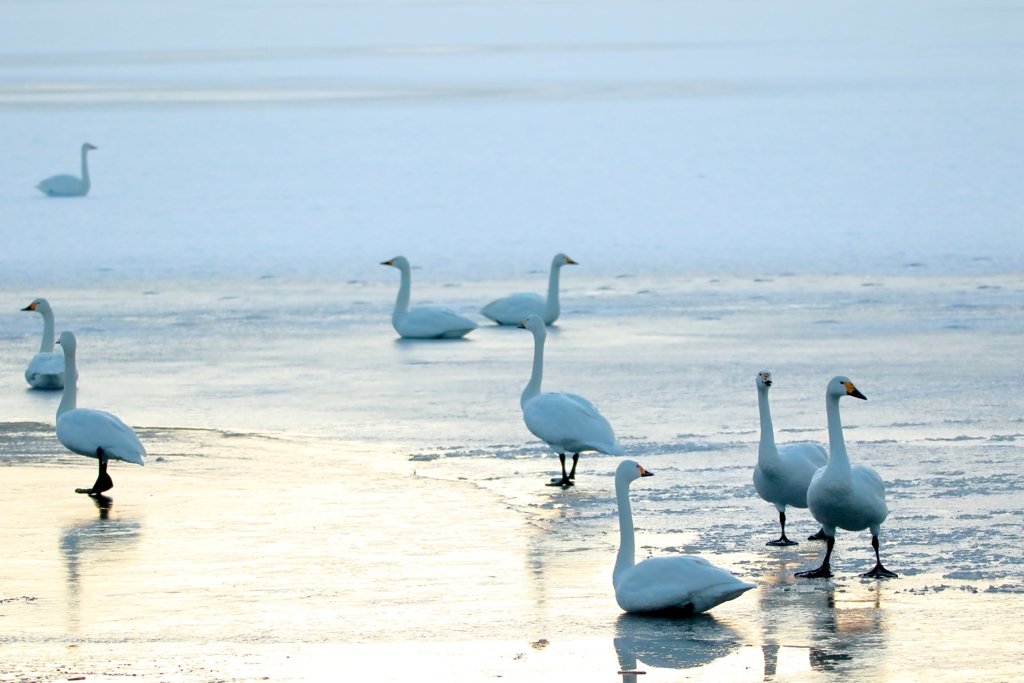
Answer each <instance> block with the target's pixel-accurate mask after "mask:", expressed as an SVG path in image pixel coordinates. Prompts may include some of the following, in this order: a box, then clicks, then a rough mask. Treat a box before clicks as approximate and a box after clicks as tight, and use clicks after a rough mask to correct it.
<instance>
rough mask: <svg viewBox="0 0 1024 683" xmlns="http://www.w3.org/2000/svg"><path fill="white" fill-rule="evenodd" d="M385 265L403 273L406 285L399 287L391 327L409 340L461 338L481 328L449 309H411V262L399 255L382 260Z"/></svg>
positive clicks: (435, 307)
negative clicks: (388, 259)
mask: <svg viewBox="0 0 1024 683" xmlns="http://www.w3.org/2000/svg"><path fill="white" fill-rule="evenodd" d="M381 265H382V266H393V267H395V268H398V270H400V271H401V272H402V285H401V286H400V287H399V288H398V299H397V301H395V312H394V314H392V316H391V324H392V325H394V327H395V331H396V332H398V334H400V335H401V336H403V337H405V338H407V339H458V338H459V337H464V336H466V335H467V334H469V333H470V332H472V331H473V330H475V329H476V328H477V324H476V323H475V322H473V321H472V320H470V319H469V318H464V317H462V316H461V315H459V314H458V313H456V312H454V311H450V310H448V309H447V308H439V307H438V306H418V307H416V308H412V309H410V308H409V291H410V290H411V289H412V278H411V276H410V274H409V261H408V259H406V258H405V257H404V256H396V257H395V258H393V259H391V260H390V261H382V262H381Z"/></svg>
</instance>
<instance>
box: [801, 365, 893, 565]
mask: <svg viewBox="0 0 1024 683" xmlns="http://www.w3.org/2000/svg"><path fill="white" fill-rule="evenodd" d="M843 396H853V397H854V398H860V399H864V400H867V397H866V396H865V395H864V394H862V393H860V391H858V390H857V387H855V386H853V382H851V381H850V380H848V379H847V378H846V377H842V376H840V377H833V378H832V379H831V380H830V381H829V383H828V387H827V388H826V389H825V412H826V414H827V416H828V446H829V454H828V464H827V465H825V466H824V467H822V468H821V469H820V470H818V471H817V472H815V473H814V478H813V479H811V485H810V486H809V487H808V489H807V504H808V507H810V509H811V514H812V515H814V518H815V519H816V520H818V521H819V522H821V526H822V529H823V530H824V532H825V542H826V544H827V545H826V546H825V559H824V560H823V561H822V563H821V566H820V567H818V568H817V569H814V570H811V571H805V572H797V576H799V577H802V578H828V577H830V576H832V567H831V566H830V564H829V560H830V559H832V548H833V546H835V543H836V529H837V528H839V529H846V530H847V531H862V530H864V529H871V547H872V548H874V550H875V568H874V569H872V570H871V571H869V572H867V573H865V574H861V576H866V577H869V578H875V579H880V578H886V579H889V578H896V576H897V575H896V574H894V573H893V572H891V571H889V570H888V569H886V568H885V567H883V566H882V558H881V557H880V556H879V553H878V534H879V532H880V530H881V526H882V522H884V521H885V518H886V517H888V516H889V508H888V507H887V506H886V504H885V484H883V483H882V478H881V477H880V476H878V472H876V471H875V470H873V469H871V468H870V467H868V466H867V465H850V458H849V456H848V455H847V454H846V442H845V440H844V439H843V425H842V422H841V421H840V420H839V399H840V398H842V397H843Z"/></svg>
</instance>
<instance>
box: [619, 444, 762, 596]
mask: <svg viewBox="0 0 1024 683" xmlns="http://www.w3.org/2000/svg"><path fill="white" fill-rule="evenodd" d="M645 476H652V473H651V472H648V471H646V470H645V469H644V468H643V467H641V466H640V465H638V464H637V463H635V462H633V461H632V460H623V461H622V462H621V463H619V467H618V469H617V470H616V471H615V496H616V499H617V500H618V504H619V537H620V543H619V555H618V558H617V559H616V561H615V571H614V572H613V573H612V585H614V586H615V601H616V602H617V603H619V607H621V608H622V609H624V610H625V611H627V612H660V611H664V610H671V611H678V612H679V613H681V614H700V613H701V612H706V611H707V610H709V609H711V608H712V607H714V606H715V605H720V604H722V603H723V602H726V601H728V600H733V599H734V598H738V597H739V596H740V595H742V594H743V593H745V592H747V591H748V590H750V589H751V588H756V587H757V586H755V585H754V584H752V583H747V582H745V581H740V580H739V579H737V578H736V577H735V576H733V575H732V574H730V573H729V572H727V571H726V570H724V569H719V568H718V567H715V566H714V565H712V564H711V563H710V562H708V561H707V560H705V559H704V558H702V557H693V556H691V555H674V556H671V557H652V558H650V559H647V560H644V561H643V562H641V563H640V564H636V558H635V555H636V546H635V541H634V537H633V512H632V509H631V508H630V504H629V485H630V483H631V482H633V481H634V480H636V479H639V478H640V477H645Z"/></svg>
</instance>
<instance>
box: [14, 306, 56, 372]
mask: <svg viewBox="0 0 1024 683" xmlns="http://www.w3.org/2000/svg"><path fill="white" fill-rule="evenodd" d="M21 310H23V311H35V312H36V313H39V314H40V315H42V316H43V340H42V343H41V344H40V345H39V353H37V354H36V355H35V356H33V357H32V360H30V361H29V363H28V368H27V369H26V370H25V381H26V382H28V384H29V386H30V387H32V388H33V389H62V388H64V352H63V351H54V350H53V309H52V308H50V304H49V302H48V301H47V300H46V299H36V300H35V301H33V302H32V303H30V304H29V305H28V306H26V307H25V308H23V309H21Z"/></svg>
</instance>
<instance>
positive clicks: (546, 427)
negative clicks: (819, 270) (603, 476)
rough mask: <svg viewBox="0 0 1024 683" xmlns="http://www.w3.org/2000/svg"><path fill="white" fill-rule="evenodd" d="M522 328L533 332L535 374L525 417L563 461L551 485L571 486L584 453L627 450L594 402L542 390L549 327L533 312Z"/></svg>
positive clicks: (523, 400)
mask: <svg viewBox="0 0 1024 683" xmlns="http://www.w3.org/2000/svg"><path fill="white" fill-rule="evenodd" d="M519 327H521V328H523V329H527V330H529V331H530V332H533V375H532V376H531V377H530V383H529V384H527V385H526V388H525V389H523V395H522V398H521V399H520V401H519V404H520V405H521V406H522V408H523V420H524V421H525V422H526V428H527V429H529V430H530V432H532V433H533V435H534V436H536V437H537V438H538V439H540V440H541V441H545V442H547V444H548V445H549V446H551V448H553V449H554V451H555V453H558V459H559V461H560V462H561V463H562V477H561V478H560V479H558V478H556V479H552V480H551V485H554V486H572V485H573V480H574V479H576V463H577V462H578V461H579V459H580V453H581V452H583V451H597V452H598V453H607V454H608V455H622V454H623V452H624V449H623V448H622V445H621V444H620V443H619V442H618V441H616V440H615V432H613V431H612V426H611V425H610V424H608V420H606V419H604V417H602V416H601V413H599V412H597V408H595V407H594V404H593V403H591V402H590V401H588V400H587V399H585V398H583V397H582V396H577V395H576V394H564V393H562V392H555V391H549V392H545V393H541V391H540V385H541V380H542V379H543V375H544V339H545V337H547V334H548V333H547V329H546V328H545V325H544V321H543V320H541V319H540V316H539V315H531V316H530V317H529V318H527V319H526V320H525V321H523V322H522V323H521V324H520V325H519ZM566 452H569V453H572V454H573V456H572V471H571V472H569V473H568V474H566V472H565V454H566Z"/></svg>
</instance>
